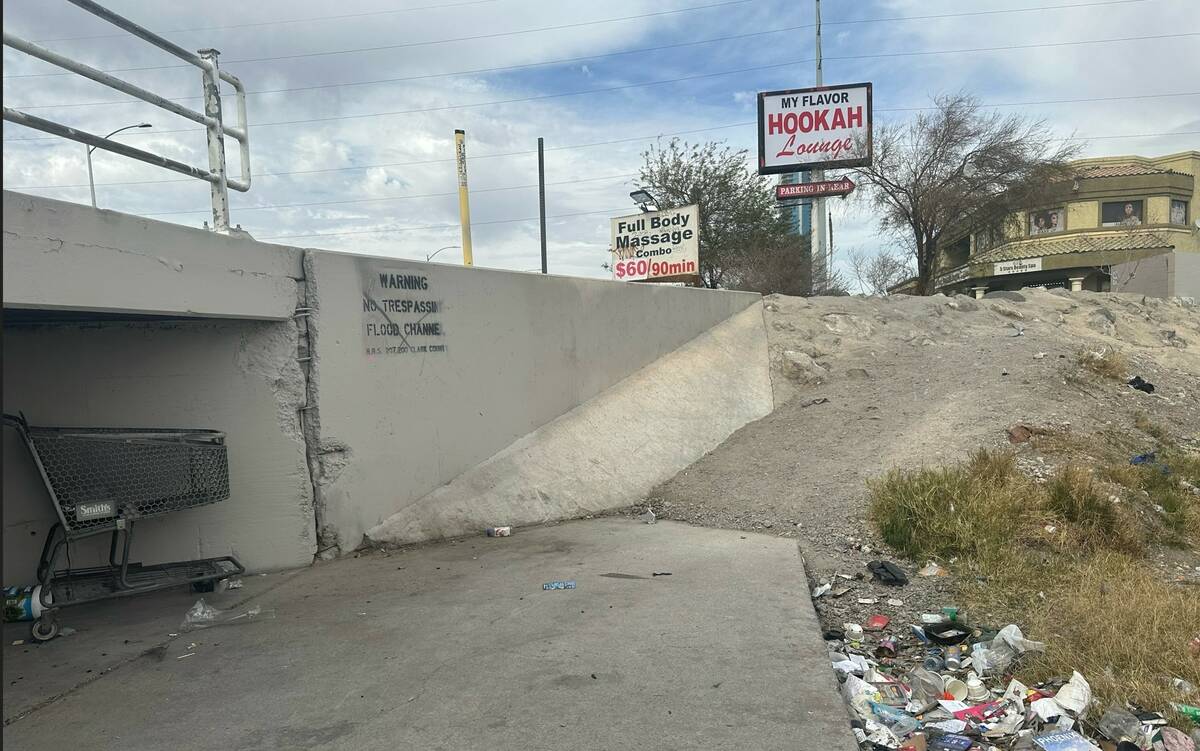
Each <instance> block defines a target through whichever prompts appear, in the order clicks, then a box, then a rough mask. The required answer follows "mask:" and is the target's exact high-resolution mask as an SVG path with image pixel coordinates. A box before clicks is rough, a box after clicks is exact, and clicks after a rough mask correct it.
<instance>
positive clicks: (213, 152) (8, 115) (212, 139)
mask: <svg viewBox="0 0 1200 751" xmlns="http://www.w3.org/2000/svg"><path fill="white" fill-rule="evenodd" d="M67 2H69V3H71V4H73V5H76V6H78V7H79V8H81V9H83V10H85V11H87V12H88V13H91V14H93V15H95V16H98V17H99V18H102V19H104V20H105V21H108V22H109V23H111V24H113V25H114V26H117V27H119V28H122V29H124V30H126V31H128V32H129V33H131V34H133V35H134V36H136V37H139V38H140V39H143V40H145V41H147V42H149V43H150V44H153V45H154V46H156V47H158V48H159V49H162V50H164V51H166V52H169V53H170V54H172V55H174V56H175V57H178V58H179V59H180V60H183V61H184V62H186V63H188V64H190V65H194V66H196V67H197V68H199V69H200V70H201V71H202V72H203V78H204V112H203V113H201V112H196V111H194V110H190V109H188V108H187V107H184V106H183V105H180V104H177V103H176V102H172V101H170V100H169V99H166V98H164V97H162V96H159V95H158V94H155V93H154V92H152V91H148V90H146V89H143V88H142V87H140V86H136V85H134V84H131V83H129V82H128V81H124V80H122V79H120V78H117V77H115V76H111V75H109V74H108V73H105V72H104V71H101V70H97V69H96V68H93V67H91V66H90V65H84V64H83V63H81V62H78V61H76V60H72V59H70V58H68V57H64V56H63V55H60V54H58V53H57V52H54V51H52V50H49V49H46V48H45V47H41V46H39V45H37V44H34V43H33V42H29V41H26V40H24V39H21V38H19V37H17V36H15V35H13V34H9V33H8V32H4V44H5V45H6V46H8V47H12V48H13V49H16V50H19V51H21V52H24V53H26V54H27V55H30V56H32V57H36V58H38V59H40V60H44V61H45V62H48V63H50V64H51V65H56V66H58V67H60V68H63V69H65V70H69V71H71V72H72V73H77V74H79V75H81V76H84V77H85V78H89V79H91V80H93V81H95V82H97V83H100V84H103V85H105V86H108V87H110V88H113V89H116V90H117V91H121V92H123V93H125V94H129V95H130V96H133V97H137V98H138V99H141V100H142V101H144V102H147V103H149V104H152V105H154V106H156V107H160V108H162V109H165V110H167V111H168V112H171V113H173V114H176V115H179V116H180V117H185V118H187V119H189V120H192V121H193V122H196V123H199V124H201V125H203V126H204V127H205V130H206V131H207V133H208V169H207V170H206V169H203V168H201V167H195V166H192V165H189V164H184V163H183V162H178V161H175V160H173V159H168V158H167V157H164V156H160V155H157V154H154V153H151V152H148V151H143V150H141V149H136V148H133V147H131V146H126V145H125V144H122V143H120V142H118V141H113V140H111V139H108V138H105V137H104V136H98V135H96V134H94V133H88V132H87V131H82V130H77V129H75V128H71V127H68V126H65V125H62V124H60V123H56V122H53V121H51V120H46V119H45V118H41V117H37V116H36V115H30V114H28V113H26V112H22V111H20V110H16V109H12V108H10V107H5V108H4V119H5V120H8V121H9V122H13V123H17V124H19V125H24V126H26V127H29V128H34V129H36V130H41V131H43V132H46V133H51V134H53V135H57V136H61V137H63V138H68V139H70V140H72V141H79V142H80V143H86V144H88V145H90V146H94V147H95V148H99V149H104V150H106V151H111V152H113V153H116V154H120V155H122V156H127V157H130V158H132V159H138V160H140V161H143V162H147V163H149V164H154V165H156V166H159V167H163V168H165V169H169V170H173V171H175V172H179V173H182V174H184V175H188V176H189V177H195V178H197V179H200V180H205V181H207V182H208V183H209V185H210V187H211V191H212V202H213V227H214V229H216V230H217V231H218V232H224V233H228V232H229V191H228V188H233V189H234V190H236V191H240V192H246V191H248V190H249V189H250V178H251V173H250V135H249V128H248V126H247V120H246V89H245V87H244V86H243V85H242V82H241V81H240V80H238V78H237V76H234V75H232V74H230V73H226V72H225V71H223V70H221V69H220V67H219V66H218V65H217V56H218V53H217V51H216V50H213V49H205V50H200V51H199V52H198V53H196V52H190V51H188V50H186V49H184V48H183V47H180V46H179V45H177V44H175V43H174V42H171V41H168V40H167V39H164V38H162V37H160V36H158V35H157V34H155V33H154V32H152V31H150V30H148V29H146V28H144V27H142V26H140V25H138V24H136V23H134V22H133V21H130V20H129V19H127V18H124V17H123V16H120V15H117V14H116V13H113V12H112V11H111V10H109V9H108V8H105V7H103V6H101V5H99V4H97V3H95V2H93V0H67ZM221 81H225V82H227V83H229V84H230V85H231V86H233V90H234V93H235V95H236V102H237V116H238V124H237V126H236V127H231V126H228V125H225V124H224V122H223V120H222V112H221V92H220V82H221ZM224 136H229V137H230V138H233V139H234V140H236V141H237V142H238V145H239V147H240V155H241V178H240V179H236V178H230V177H229V176H228V175H227V173H226V166H225V139H224Z"/></svg>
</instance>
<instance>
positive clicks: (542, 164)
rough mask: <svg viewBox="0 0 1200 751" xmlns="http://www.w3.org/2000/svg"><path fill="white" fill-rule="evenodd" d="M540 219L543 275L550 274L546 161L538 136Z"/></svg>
mask: <svg viewBox="0 0 1200 751" xmlns="http://www.w3.org/2000/svg"><path fill="white" fill-rule="evenodd" d="M538 219H539V220H540V222H541V226H542V273H543V274H549V273H550V269H549V266H548V265H547V263H546V159H545V156H544V155H543V150H542V137H541V136H538Z"/></svg>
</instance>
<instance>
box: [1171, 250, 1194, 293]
mask: <svg viewBox="0 0 1200 751" xmlns="http://www.w3.org/2000/svg"><path fill="white" fill-rule="evenodd" d="M1173 294H1174V295H1175V296H1176V297H1194V298H1196V299H1198V300H1200V253H1176V254H1175V289H1174V291H1173Z"/></svg>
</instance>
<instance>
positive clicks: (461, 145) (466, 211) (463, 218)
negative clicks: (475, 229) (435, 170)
mask: <svg viewBox="0 0 1200 751" xmlns="http://www.w3.org/2000/svg"><path fill="white" fill-rule="evenodd" d="M454 158H455V161H456V162H457V163H458V218H459V221H460V222H462V252H463V266H474V265H475V257H474V254H473V253H472V251H471V204H470V202H469V200H468V197H467V133H466V131H464V130H455V131H454Z"/></svg>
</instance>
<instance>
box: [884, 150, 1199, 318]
mask: <svg viewBox="0 0 1200 751" xmlns="http://www.w3.org/2000/svg"><path fill="white" fill-rule="evenodd" d="M1074 167H1075V173H1074V174H1075V176H1074V179H1073V180H1070V181H1063V183H1062V184H1061V187H1059V188H1057V189H1056V190H1055V191H1054V192H1053V193H1052V198H1051V199H1050V200H1049V202H1048V203H1046V204H1044V205H1040V206H1029V207H1027V208H1026V209H1025V210H1024V211H1022V212H1020V213H1019V214H1017V215H1014V216H1010V217H1009V218H1008V221H1002V222H992V223H990V224H989V225H988V226H970V227H968V228H967V229H966V231H965V232H960V233H958V234H957V236H950V237H948V238H947V239H948V241H949V242H945V241H943V248H944V249H943V251H942V259H941V268H940V269H939V274H938V277H937V283H936V287H935V289H936V290H937V291H939V292H944V293H946V294H955V293H965V294H974V295H975V296H982V295H983V294H985V293H986V292H990V291H996V290H1015V289H1020V288H1022V287H1063V288H1066V289H1071V290H1090V291H1093V292H1108V291H1113V292H1140V293H1143V294H1148V295H1154V296H1160V297H1167V296H1176V295H1180V296H1196V295H1200V220H1198V219H1197V216H1196V209H1197V206H1198V203H1197V198H1198V196H1197V192H1196V189H1197V180H1196V177H1197V174H1200V151H1185V152H1181V153H1178V154H1170V155H1167V156H1161V157H1153V158H1147V157H1140V156H1118V157H1104V158H1098V159H1083V160H1080V161H1077V162H1075V163H1074ZM914 283H915V280H909V281H908V282H905V283H903V284H900V285H898V286H897V287H896V288H895V289H894V291H896V292H906V291H911V289H912V288H913V286H914Z"/></svg>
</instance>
